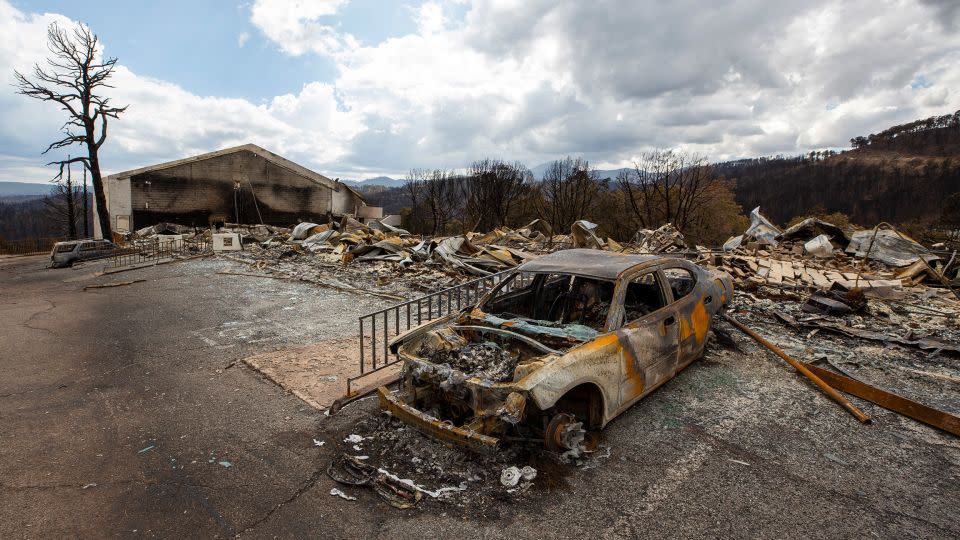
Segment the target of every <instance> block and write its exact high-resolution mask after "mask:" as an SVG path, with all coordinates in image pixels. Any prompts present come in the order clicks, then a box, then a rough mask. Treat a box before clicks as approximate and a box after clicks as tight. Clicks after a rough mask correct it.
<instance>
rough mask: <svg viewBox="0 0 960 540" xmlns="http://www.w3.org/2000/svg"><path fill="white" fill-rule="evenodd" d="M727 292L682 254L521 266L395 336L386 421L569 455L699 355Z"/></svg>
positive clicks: (584, 252)
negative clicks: (452, 310)
mask: <svg viewBox="0 0 960 540" xmlns="http://www.w3.org/2000/svg"><path fill="white" fill-rule="evenodd" d="M732 294H733V290H732V285H731V280H730V277H729V276H728V275H727V274H725V273H714V272H710V271H708V270H706V269H704V268H702V267H700V266H697V265H695V264H693V263H691V262H689V261H686V260H683V259H674V258H666V257H660V256H653V255H621V254H614V253H610V252H605V251H598V250H590V249H571V250H565V251H559V252H556V253H553V254H550V255H546V256H544V257H541V258H539V259H537V260H535V261H531V262H528V263H526V264H524V265H522V266H521V267H520V268H519V269H518V270H517V271H516V272H515V273H514V274H513V275H512V276H510V277H508V278H506V279H505V280H504V281H503V282H501V283H500V284H499V285H498V286H497V287H496V288H495V289H493V290H492V291H491V292H490V293H489V294H488V295H486V296H485V297H484V298H483V299H482V300H481V301H480V302H479V303H478V304H477V305H476V306H475V307H472V308H470V309H467V310H464V311H462V312H460V313H457V314H452V315H450V316H447V317H444V318H441V319H437V320H435V321H431V322H429V323H427V324H424V325H422V326H420V327H417V328H414V329H412V330H411V331H409V332H407V333H405V334H403V335H400V336H398V337H397V338H396V339H395V340H394V341H393V342H392V343H391V348H392V350H394V351H395V352H396V353H397V354H398V355H399V357H400V359H401V360H402V361H403V362H404V367H403V373H402V377H401V386H400V390H399V391H398V392H397V393H391V392H390V391H389V390H388V389H387V388H385V387H382V388H380V390H379V393H380V400H381V405H382V406H383V407H384V408H385V409H386V410H389V411H390V412H391V413H392V414H393V415H394V416H397V417H398V418H400V419H401V420H403V421H405V422H407V423H409V424H411V425H414V426H416V427H418V428H419V429H421V430H423V431H425V432H427V433H429V434H431V435H433V436H435V437H437V438H440V439H443V440H445V441H448V442H452V443H455V444H460V445H464V446H468V447H471V448H473V449H484V448H492V447H496V446H497V445H498V444H499V443H500V442H501V440H511V441H513V440H526V441H529V440H532V439H535V440H542V441H543V442H544V444H545V445H546V447H547V448H548V449H550V450H553V451H557V452H561V453H563V454H565V455H566V456H568V457H576V456H578V455H580V454H581V453H582V452H583V451H584V450H585V448H586V443H585V437H586V435H587V430H594V429H599V428H602V427H604V426H605V425H606V424H607V423H609V422H610V421H611V420H613V419H614V418H616V417H617V415H619V414H620V413H622V412H623V411H625V410H626V409H627V408H628V407H630V406H631V405H632V404H634V403H636V402H637V401H638V400H640V399H641V398H643V397H644V396H646V395H648V394H649V393H650V392H652V391H653V390H654V389H656V388H657V387H658V386H660V385H662V384H663V383H664V382H666V381H668V380H670V379H671V378H672V377H673V376H674V375H676V374H677V373H678V372H679V371H680V370H682V369H683V368H685V367H686V366H688V365H689V364H690V363H691V362H692V361H693V360H695V359H696V358H698V357H700V356H701V355H702V354H703V350H704V345H705V342H706V336H707V331H708V330H709V328H710V323H711V319H712V317H713V315H715V314H716V313H717V312H718V311H719V310H720V309H721V307H723V306H724V305H725V304H726V303H727V302H729V300H730V298H731V297H732Z"/></svg>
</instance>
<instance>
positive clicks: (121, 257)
mask: <svg viewBox="0 0 960 540" xmlns="http://www.w3.org/2000/svg"><path fill="white" fill-rule="evenodd" d="M210 249H211V244H210V242H209V241H207V240H191V241H184V240H160V239H158V238H149V239H145V240H136V241H134V242H133V243H132V244H130V245H128V246H124V247H120V248H117V249H115V250H113V251H112V252H111V253H110V254H109V255H108V256H109V257H111V262H112V265H113V267H114V268H119V267H122V266H133V265H136V264H144V263H150V262H157V261H160V260H162V259H169V258H172V257H173V256H175V255H184V254H192V253H204V252H207V251H210Z"/></svg>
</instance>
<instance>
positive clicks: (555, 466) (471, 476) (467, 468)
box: [338, 412, 610, 511]
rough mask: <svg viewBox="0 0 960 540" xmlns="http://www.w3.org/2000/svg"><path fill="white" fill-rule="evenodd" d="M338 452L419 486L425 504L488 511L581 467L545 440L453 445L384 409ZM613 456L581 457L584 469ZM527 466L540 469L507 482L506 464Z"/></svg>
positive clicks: (560, 484) (359, 425)
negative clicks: (483, 448)
mask: <svg viewBox="0 0 960 540" xmlns="http://www.w3.org/2000/svg"><path fill="white" fill-rule="evenodd" d="M338 452H340V453H342V454H344V455H348V456H355V457H359V458H360V459H362V461H363V462H364V463H366V464H369V465H371V466H373V467H375V468H377V469H380V470H381V472H384V471H385V472H386V473H389V474H390V475H393V476H394V477H396V478H399V479H401V480H402V481H404V482H405V483H407V485H413V486H416V489H418V491H420V492H421V493H422V494H423V498H422V500H421V501H420V503H419V505H418V506H419V507H421V508H424V507H427V506H428V505H454V506H457V507H463V508H468V509H469V508H473V509H478V510H482V511H488V510H489V509H490V508H493V507H494V503H496V502H506V501H512V500H516V499H518V498H525V497H527V496H534V495H535V494H543V493H549V492H552V491H556V490H562V489H568V488H569V486H568V483H567V480H566V477H567V476H568V475H569V474H571V473H572V472H574V471H576V470H577V469H578V467H576V466H574V465H570V464H564V463H561V462H560V459H559V457H558V456H557V455H553V454H551V453H550V452H547V451H546V450H544V449H543V447H542V445H541V446H538V447H535V446H533V445H528V446H526V445H522V444H508V445H505V446H504V447H503V448H501V449H499V450H495V451H492V452H489V453H482V454H481V453H475V452H471V451H468V450H465V449H461V448H456V447H452V446H447V445H445V444H443V443H442V442H439V441H437V440H435V439H432V438H430V437H429V436H427V435H424V434H423V433H420V432H419V431H417V430H416V429H415V428H413V427H411V426H409V425H407V424H404V423H403V422H401V421H399V420H397V419H395V418H393V417H391V416H390V415H389V414H387V413H382V412H380V413H371V414H366V415H364V417H363V418H361V419H360V420H358V421H357V422H356V423H355V424H354V426H353V433H351V434H350V436H348V437H346V438H344V440H343V441H340V442H338ZM609 456H610V450H609V449H608V448H605V447H603V448H601V451H600V452H596V453H595V454H594V455H592V456H589V457H586V458H584V459H583V460H581V461H580V462H579V465H580V467H579V469H581V470H584V469H589V468H593V467H596V466H598V465H600V463H601V461H602V460H605V459H607V458H608V457H609ZM525 466H527V467H532V469H533V470H535V471H536V474H535V476H534V477H533V478H532V479H530V480H526V479H521V480H520V481H519V482H518V483H516V485H503V484H502V483H501V476H502V475H503V471H504V470H505V469H507V468H510V467H517V468H521V469H522V468H523V467H525ZM528 470H529V469H528ZM351 494H354V493H351ZM384 504H386V503H384Z"/></svg>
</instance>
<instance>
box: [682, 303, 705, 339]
mask: <svg viewBox="0 0 960 540" xmlns="http://www.w3.org/2000/svg"><path fill="white" fill-rule="evenodd" d="M709 328H710V314H709V313H707V308H706V307H704V305H703V301H702V300H701V301H700V302H697V305H696V306H694V307H693V312H692V313H691V314H690V318H689V319H687V318H686V317H684V318H681V319H680V340H681V341H683V340H686V339H687V338H689V337H690V336H696V338H697V343H701V342H703V340H704V338H706V337H707V330H708V329H709Z"/></svg>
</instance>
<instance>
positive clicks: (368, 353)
mask: <svg viewBox="0 0 960 540" xmlns="http://www.w3.org/2000/svg"><path fill="white" fill-rule="evenodd" d="M515 271H516V269H514V268H511V269H509V270H504V271H502V272H498V273H496V274H491V275H489V276H485V277H482V278H479V279H474V280H472V281H467V282H465V283H461V284H460V285H456V286H454V287H450V288H448V289H443V290H441V291H437V292H435V293H431V294H428V295H426V296H421V297H420V298H414V299H413V300H407V301H406V302H401V303H399V304H396V305H394V306H390V307H388V308H386V309H381V310H380V311H374V312H373V313H368V314H366V315H362V316H361V317H360V318H359V324H360V374H359V375H356V376H353V377H348V378H347V395H348V396H349V395H350V393H351V391H352V388H353V386H352V385H353V382H354V381H356V380H357V379H360V378H363V377H366V376H368V375H371V374H373V373H376V372H378V371H380V370H382V369H384V368H387V367H390V366H392V365H394V364H396V363H397V362H399V360H400V359H399V358H398V357H397V356H396V355H393V356H391V354H390V350H389V348H388V343H389V342H390V340H391V339H392V338H394V337H396V336H398V335H400V334H402V333H404V332H406V331H407V330H410V329H411V328H414V327H417V326H420V325H421V324H424V323H427V322H430V321H432V320H434V319H439V318H440V317H443V316H445V315H449V314H450V313H456V312H458V311H460V310H461V309H463V308H464V307H467V306H472V305H475V304H476V303H477V302H479V301H480V299H481V298H482V297H483V296H484V295H485V294H487V293H488V292H490V291H491V290H492V289H493V288H494V287H496V286H497V285H499V284H500V283H502V282H503V281H504V279H506V278H508V277H509V276H511V275H512V274H513V273H514V272H515ZM515 285H516V284H511V285H508V286H510V287H513V286H515ZM521 286H522V284H521ZM368 340H369V344H368V343H367V341H368Z"/></svg>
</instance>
